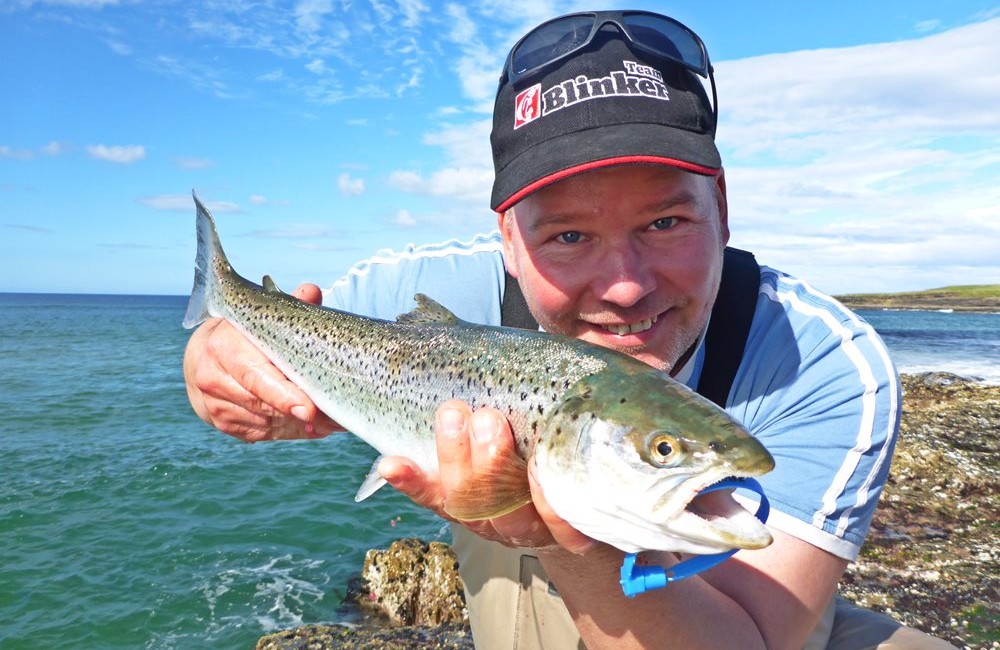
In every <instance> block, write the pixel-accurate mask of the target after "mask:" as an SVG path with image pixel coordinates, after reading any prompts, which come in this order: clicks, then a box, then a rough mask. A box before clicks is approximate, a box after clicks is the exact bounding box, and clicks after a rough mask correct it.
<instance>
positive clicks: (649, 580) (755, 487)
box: [621, 478, 771, 598]
mask: <svg viewBox="0 0 1000 650" xmlns="http://www.w3.org/2000/svg"><path fill="white" fill-rule="evenodd" d="M740 488H742V489H744V490H749V491H751V492H756V493H757V494H758V495H760V504H759V505H758V506H757V512H755V513H754V516H755V517H757V519H759V520H760V521H761V523H766V522H767V517H768V515H769V514H771V504H770V503H768V500H767V497H766V496H764V489H763V488H761V486H760V483H758V482H757V481H756V480H755V479H752V478H727V479H723V480H721V481H719V482H718V483H713V484H712V485H709V486H708V487H707V488H705V489H703V490H702V491H701V492H700V494H705V493H707V492H715V491H716V490H735V489H740ZM739 550H740V549H738V548H734V549H732V550H730V551H723V552H722V553H713V554H710V555H696V556H694V557H692V558H689V559H687V560H684V561H683V562H679V563H677V564H675V565H674V566H672V567H670V568H669V569H664V568H663V567H661V566H655V565H654V566H636V564H635V560H636V557H638V555H639V554H638V553H628V554H626V555H625V561H624V562H622V569H621V585H622V591H623V592H624V593H625V595H626V596H628V597H629V598H634V597H635V596H638V595H639V594H641V593H645V592H647V591H651V590H653V589H661V588H663V587H665V586H667V584H668V583H670V582H677V581H678V580H683V579H684V578H690V577H691V576H693V575H696V574H698V573H701V572H702V571H705V570H707V569H711V568H712V567H714V566H717V565H719V564H721V563H723V562H725V561H726V560H728V559H729V558H731V557H732V556H733V555H735V554H736V552H737V551H739Z"/></svg>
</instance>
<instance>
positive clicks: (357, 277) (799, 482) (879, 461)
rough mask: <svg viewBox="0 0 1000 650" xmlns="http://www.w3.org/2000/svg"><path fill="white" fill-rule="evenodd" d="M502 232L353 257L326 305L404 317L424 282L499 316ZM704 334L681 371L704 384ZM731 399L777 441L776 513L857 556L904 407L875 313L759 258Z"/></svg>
mask: <svg viewBox="0 0 1000 650" xmlns="http://www.w3.org/2000/svg"><path fill="white" fill-rule="evenodd" d="M503 287H504V267H503V257H502V247H501V242H500V237H499V234H498V233H493V234H489V235H480V236H477V237H476V238H474V239H473V240H471V241H468V242H459V241H455V240H453V241H449V242H445V243H443V244H436V245H430V246H409V247H407V248H406V249H405V250H403V251H398V252H394V251H389V250H383V251H379V252H378V253H376V254H375V256H373V257H372V258H371V259H368V260H365V261H363V262H361V263H359V264H357V265H356V266H354V267H353V268H352V269H351V270H350V271H349V272H348V274H347V275H346V276H344V277H343V278H341V279H340V280H338V281H337V282H335V283H334V284H333V286H332V287H330V289H329V290H327V291H326V292H325V294H324V304H326V305H328V306H331V307H334V308H337V309H342V310H345V311H350V312H354V313H357V314H363V315H366V316H372V317H376V318H384V319H390V320H391V319H395V318H396V316H398V315H399V314H401V313H405V312H408V311H410V310H411V309H413V308H414V307H415V305H416V303H415V302H414V299H413V296H414V294H416V293H424V294H426V295H428V296H430V297H431V298H433V299H434V300H436V301H438V302H439V303H441V304H442V305H444V306H445V307H447V308H448V309H450V310H451V311H452V312H454V313H455V314H456V315H457V316H458V317H459V318H462V319H464V320H467V321H470V322H475V323H483V324H488V325H499V324H500V304H501V301H502V298H503ZM704 352H705V351H704V344H703V346H702V347H701V348H699V350H698V353H697V354H696V355H695V356H694V357H693V359H692V360H691V361H690V362H689V363H688V365H687V367H686V368H684V369H682V371H681V372H680V373H679V374H678V379H680V380H681V381H683V382H685V383H686V384H687V385H688V386H692V387H694V386H697V384H698V379H699V378H700V375H701V366H702V364H703V362H704ZM726 410H727V411H728V412H729V413H730V414H731V415H732V416H734V417H735V418H736V419H738V420H740V421H741V422H743V424H744V425H745V426H746V427H747V429H749V430H750V431H751V432H752V433H753V434H754V435H756V436H757V437H758V438H759V439H760V440H761V442H763V443H764V445H765V446H766V447H767V448H768V450H769V451H770V452H771V454H772V455H773V456H774V458H775V469H774V471H772V472H770V473H769V474H766V475H765V476H763V477H760V478H759V480H760V483H761V485H762V486H763V488H764V492H765V494H767V496H768V499H769V501H770V502H771V517H770V519H769V520H768V524H769V525H770V526H773V527H774V528H776V529H778V530H781V531H782V532H785V533H787V534H789V535H792V536H794V537H797V538H799V539H802V540H804V541H806V542H808V543H810V544H812V545H814V546H816V547H818V548H822V549H824V550H826V551H829V552H830V553H833V554H834V555H837V556H839V557H841V558H844V559H847V560H854V559H855V558H856V557H857V555H858V552H859V551H860V549H861V544H862V543H863V542H864V538H865V535H866V534H867V532H868V527H869V524H870V523H871V518H872V514H873V513H874V511H875V505H876V503H877V502H878V498H879V495H880V494H881V492H882V487H883V485H884V484H885V480H886V477H887V476H888V473H889V462H890V460H891V457H892V450H893V447H894V445H895V441H896V433H897V431H898V428H899V415H900V388H899V381H898V376H897V373H896V369H895V367H894V366H893V364H892V361H891V360H890V359H889V355H888V352H887V351H886V348H885V346H884V345H883V343H882V341H881V339H880V338H879V336H878V335H877V334H876V333H875V331H874V330H873V329H872V327H871V326H870V325H868V323H866V322H865V321H864V320H862V319H861V318H859V317H858V316H857V315H856V314H854V313H853V312H851V311H850V310H848V309H847V308H846V307H844V306H843V305H841V304H840V303H839V302H837V301H836V300H834V299H833V298H831V297H829V296H826V295H823V294H822V293H820V292H819V291H816V290H815V289H813V288H812V287H810V286H809V285H808V284H806V283H805V282H802V281H801V280H798V279H796V278H793V277H791V276H789V275H786V274H784V273H781V272H779V271H776V270H774V269H771V268H768V267H766V266H762V267H761V282H760V290H759V293H758V296H757V306H756V310H755V312H754V318H753V323H752V325H751V327H750V333H749V337H748V340H747V345H746V350H745V352H744V355H743V359H742V362H741V363H740V368H739V370H738V372H737V374H736V377H735V379H734V381H733V386H732V389H731V390H730V393H729V399H728V400H727V403H726Z"/></svg>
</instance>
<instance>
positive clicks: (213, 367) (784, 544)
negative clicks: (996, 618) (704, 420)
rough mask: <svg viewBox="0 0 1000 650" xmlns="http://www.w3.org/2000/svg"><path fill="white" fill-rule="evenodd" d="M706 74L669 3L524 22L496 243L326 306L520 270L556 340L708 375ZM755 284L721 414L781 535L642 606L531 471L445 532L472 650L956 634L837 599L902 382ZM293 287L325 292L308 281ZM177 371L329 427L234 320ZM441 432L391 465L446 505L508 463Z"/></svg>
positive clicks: (865, 336) (213, 389)
mask: <svg viewBox="0 0 1000 650" xmlns="http://www.w3.org/2000/svg"><path fill="white" fill-rule="evenodd" d="M699 76H700V77H701V78H702V79H705V80H708V81H710V82H711V83H710V87H711V88H712V94H713V95H714V88H715V86H714V80H713V79H712V77H711V66H710V64H709V61H708V56H707V53H706V52H705V49H704V46H703V44H702V43H701V41H700V39H698V37H697V36H696V35H694V34H693V33H692V32H691V31H690V30H688V29H687V28H686V27H684V26H683V25H681V24H679V23H677V22H676V21H673V20H672V19H669V18H667V17H664V16H660V15H657V14H652V13H648V12H602V13H597V14H593V13H589V14H574V15H570V16H564V17H561V18H558V19H555V20H553V21H549V22H548V23H545V24H543V25H541V26H539V27H538V28H536V29H535V30H532V31H531V32H530V33H529V34H528V35H527V36H526V37H525V38H524V39H522V40H521V41H520V42H519V43H518V44H517V45H516V46H515V47H514V48H513V50H512V51H511V54H510V56H509V57H508V60H507V63H506V64H505V67H504V71H503V74H502V76H501V79H500V86H499V90H498V93H497V102H496V106H495V110H494V128H493V134H492V138H491V139H492V143H493V152H494V163H495V166H496V179H495V182H494V188H493V197H492V206H491V207H492V208H493V209H494V210H495V211H496V212H497V213H498V215H499V217H498V224H499V234H498V235H495V236H485V237H480V238H478V239H476V240H475V241H473V242H470V243H468V244H457V243H454V242H452V243H450V244H446V245H441V246H435V247H423V248H417V249H413V250H410V251H406V252H405V253H403V254H398V255H393V256H383V257H381V258H380V259H379V260H372V261H369V262H367V263H364V264H362V265H359V266H357V267H355V268H354V269H353V270H352V271H351V273H350V274H349V275H348V276H347V277H346V278H344V279H342V280H341V281H339V282H337V283H336V284H335V285H334V287H333V288H332V289H331V291H330V293H329V296H328V299H329V300H330V301H331V302H332V306H334V307H337V308H342V309H345V310H348V311H353V312H357V313H363V314H367V315H372V316H377V317H381V318H393V317H395V315H396V314H399V313H402V312H405V311H408V310H409V308H410V307H411V305H410V304H409V297H410V296H412V295H413V294H414V293H416V292H418V291H419V292H423V293H426V294H428V295H430V296H432V297H434V298H436V299H437V300H439V301H441V302H442V303H444V304H445V306H447V307H449V308H450V309H452V310H453V311H454V312H456V314H457V315H458V316H459V317H461V318H464V319H467V320H470V321H478V322H484V323H491V324H498V323H499V322H500V320H501V317H500V312H501V309H500V307H501V299H502V298H503V295H504V291H505V290H504V269H505V268H506V271H507V272H509V274H510V275H511V276H512V277H514V278H516V280H517V283H518V285H519V287H520V291H521V292H522V293H523V296H524V300H525V301H526V303H527V306H528V308H529V309H530V312H531V315H532V316H533V317H534V318H535V319H536V320H537V321H538V323H539V325H540V326H541V327H542V328H543V329H544V330H546V331H549V332H557V333H561V334H566V335H569V336H575V337H578V338H581V339H584V340H587V341H590V342H592V343H596V344H598V345H603V346H607V347H611V348H614V349H617V350H620V351H622V352H625V353H626V354H629V355H631V356H633V357H635V358H637V359H640V360H642V361H644V362H646V363H648V364H650V365H652V366H654V367H656V368H659V369H661V370H663V371H665V372H669V373H670V374H671V375H673V376H674V377H675V378H676V379H678V380H680V381H683V382H685V383H688V384H689V385H691V386H697V385H698V381H699V378H700V377H701V375H702V373H703V372H704V371H705V370H706V367H705V366H706V363H707V362H706V359H707V358H708V356H707V351H706V343H705V337H704V334H705V332H706V328H707V326H708V323H709V320H710V316H711V315H712V314H713V306H714V303H715V302H716V296H717V294H718V291H719V284H720V278H721V277H722V270H723V260H724V249H725V246H726V243H727V242H728V240H729V215H728V210H727V201H726V185H725V177H724V174H723V171H722V167H721V160H720V157H719V154H718V151H717V149H716V147H715V142H714V136H715V126H716V104H715V98H714V97H713V98H712V99H711V100H710V99H709V96H708V93H707V92H706V90H705V87H704V85H703V82H702V80H701V79H699ZM759 276H760V277H759V278H753V282H754V285H753V286H759V289H758V291H757V292H756V307H755V311H754V314H753V322H752V325H751V326H750V329H749V333H748V337H747V344H746V348H745V350H744V351H743V356H742V360H741V363H740V365H739V369H738V371H737V373H736V376H735V378H734V380H733V383H732V387H731V390H730V391H729V394H728V399H727V400H726V408H727V410H728V411H729V412H730V413H731V414H732V415H734V416H735V417H736V418H737V419H739V420H741V421H742V422H743V423H744V424H745V425H746V426H747V428H748V429H749V430H750V431H752V432H753V433H754V435H756V436H757V437H758V438H759V439H760V440H761V441H762V442H763V443H764V444H765V445H766V446H767V447H768V449H769V450H770V452H771V453H772V454H773V455H774V457H775V459H776V468H775V470H774V471H773V472H772V473H770V474H768V475H766V476H764V477H762V478H761V483H762V485H763V486H764V489H765V492H766V493H767V495H768V497H769V499H770V501H771V505H772V516H771V519H770V520H769V526H770V528H771V530H772V533H773V535H774V543H773V544H772V545H771V546H770V547H768V548H766V549H763V550H759V551H752V552H741V553H739V554H737V555H736V556H735V557H734V558H733V559H731V560H729V561H727V562H726V563H724V564H722V565H720V566H718V567H716V568H714V569H711V570H709V571H707V572H705V573H702V574H700V575H698V576H694V577H691V578H688V579H685V580H682V581H679V582H675V583H671V584H670V585H669V586H668V587H667V588H665V589H661V590H658V591H655V592H650V593H647V594H644V595H642V596H640V597H638V598H634V599H628V598H625V597H624V596H623V595H622V593H621V590H620V588H619V585H618V570H619V567H620V566H621V563H622V553H621V552H620V551H618V550H617V549H614V548H612V547H609V546H606V545H602V544H598V543H597V542H595V541H594V540H591V539H589V538H587V537H585V536H584V535H582V534H581V533H579V532H577V531H575V530H574V529H572V528H571V527H569V526H568V525H567V524H566V523H565V522H564V521H562V520H560V519H559V518H558V517H557V516H556V515H555V514H554V513H553V512H552V511H551V509H550V508H549V507H548V505H547V503H546V501H545V495H544V489H543V488H542V487H540V486H539V485H538V484H537V483H536V482H535V481H534V478H533V475H532V474H531V472H530V471H529V475H528V476H527V477H525V479H526V480H527V481H528V482H529V484H530V486H531V490H532V495H533V503H532V504H531V505H528V506H525V507H523V508H521V509H519V510H517V511H515V512H513V513H510V514H507V515H505V516H502V517H498V518H496V519H493V520H490V521H485V522H456V525H455V526H454V532H455V548H456V552H457V553H458V555H459V561H460V567H461V572H462V576H463V579H464V581H465V584H466V591H467V596H468V601H469V608H470V617H471V620H472V625H473V633H474V636H475V640H476V644H477V647H480V648H543V647H544V648H576V647H584V646H585V647H587V648H590V649H591V650H596V649H597V648H628V647H636V648H654V647H675V648H754V647H762V648H763V647H766V648H801V647H803V646H805V647H810V648H822V647H835V648H863V647H876V646H878V644H879V643H882V645H881V646H878V647H885V648H889V647H894V648H895V647H907V648H919V647H926V648H934V647H950V646H947V644H944V643H942V642H940V641H937V640H934V639H930V638H929V637H926V636H924V635H922V634H920V633H918V632H916V631H915V630H911V629H908V628H903V627H901V626H899V625H898V624H895V623H893V622H892V621H891V620H890V619H888V618H886V617H881V616H877V615H875V614H873V613H870V612H864V611H863V610H858V609H857V608H851V607H850V606H849V605H847V604H846V603H843V602H838V601H836V600H835V599H834V592H835V589H836V585H837V582H838V580H839V578H840V576H841V574H842V572H843V571H844V568H845V567H846V565H847V563H848V562H849V561H850V560H852V559H854V558H855V557H856V555H857V553H858V550H859V549H860V547H861V544H862V542H863V540H864V536H865V534H866V532H867V528H868V525H869V522H870V520H871V516H872V513H873V511H874V507H875V504H876V501H877V498H878V495H879V494H880V491H881V488H882V485H883V483H884V481H885V478H886V475H887V473H888V469H889V461H890V457H891V454H892V448H893V445H894V442H895V434H896V431H897V427H898V417H899V385H898V381H897V377H896V373H895V370H894V368H893V366H892V364H891V362H890V361H889V358H888V355H887V354H886V352H885V349H884V347H883V346H882V343H881V341H880V340H879V339H878V337H877V335H876V334H875V333H874V332H873V331H872V329H871V328H870V327H869V326H868V325H867V324H865V323H864V322H862V321H861V320H860V319H858V318H857V317H856V316H855V315H853V314H852V313H850V312H849V311H847V310H846V309H845V308H843V306H841V305H839V304H838V303H836V302H835V301H833V300H832V299H830V298H828V297H826V296H823V295H822V294H819V293H818V292H816V291H814V290H813V289H812V288H810V287H809V286H808V285H806V284H804V283H802V282H800V281H798V280H796V279H794V278H791V277H789V276H787V275H784V274H781V273H779V272H777V271H775V270H773V269H769V268H767V267H762V268H761V270H760V273H759ZM388 289H391V290H388ZM299 295H300V297H302V298H303V299H306V300H310V301H313V302H316V301H318V300H319V298H320V295H319V291H318V288H317V287H315V286H313V285H306V286H304V287H300V289H299ZM404 297H405V298H404ZM185 377H186V378H187V382H188V390H189V395H190V397H191V402H192V404H193V406H194V408H195V410H196V411H197V412H198V414H199V415H200V416H201V417H202V418H203V419H205V420H206V421H207V422H209V423H211V424H213V425H215V426H216V427H218V428H220V429H222V430H223V431H225V432H227V433H230V434H232V435H235V436H237V437H239V438H242V439H244V440H247V441H256V440H264V439H276V438H285V437H309V436H314V437H318V436H321V435H324V434H326V433H328V432H329V431H331V430H333V429H335V428H337V425H336V423H334V422H332V421H330V420H329V418H326V417H325V416H324V415H323V414H322V413H319V412H318V411H317V410H316V407H315V405H313V404H312V402H311V401H310V400H309V399H308V398H307V397H306V396H305V395H304V394H303V393H302V392H301V391H300V390H299V389H298V388H296V387H295V386H294V385H292V384H291V383H290V382H288V380H287V379H285V378H284V377H283V376H282V375H281V373H280V372H278V371H277V370H276V369H275V368H274V367H273V366H271V365H270V364H269V363H268V362H267V361H266V360H265V359H264V358H263V357H262V356H261V355H260V353H259V352H257V351H256V349H255V348H253V346H252V345H250V344H249V343H248V342H247V341H246V340H245V339H243V338H242V337H241V336H240V335H238V334H237V333H236V332H235V330H233V329H232V328H231V327H229V326H228V325H227V324H224V323H222V322H219V321H210V322H209V323H207V324H206V325H204V326H203V327H202V328H201V329H199V330H198V331H197V332H196V333H195V335H194V336H193V337H192V339H191V342H190V344H189V346H188V350H187V353H186V355H185ZM436 433H437V440H438V455H439V461H440V470H439V472H438V474H437V475H428V474H424V473H423V472H422V471H421V470H419V468H417V467H416V466H415V465H414V464H413V463H411V462H409V461H408V460H407V459H404V458H388V459H385V460H384V461H383V462H382V463H381V465H380V466H379V472H380V473H381V474H382V476H383V477H385V478H386V479H387V480H388V481H389V483H391V484H392V485H393V486H395V487H396V488H397V489H399V490H400V491H402V492H404V493H405V494H407V495H408V496H410V498H412V499H413V500H414V501H415V502H417V503H419V504H421V505H423V506H425V507H428V508H430V509H431V510H433V511H435V512H437V513H439V514H442V516H443V505H444V504H445V503H446V501H447V499H448V495H449V493H450V492H451V491H452V490H453V489H455V488H456V487H457V486H458V485H460V484H462V483H463V482H464V481H466V480H469V479H470V477H473V476H475V475H477V474H480V473H482V472H485V471H488V468H489V466H490V465H491V464H494V463H503V462H506V460H507V459H509V458H510V456H511V454H512V453H513V441H512V438H511V434H510V428H509V426H508V424H507V423H506V421H505V420H504V419H503V418H502V417H501V416H500V414H499V413H498V412H497V411H494V410H492V409H482V410H480V411H477V412H475V413H472V412H470V409H469V407H468V406H467V405H465V404H462V403H458V402H449V403H447V404H444V405H442V407H441V408H440V409H439V411H438V413H437V419H436ZM647 555H648V556H650V559H651V560H652V561H655V562H658V563H660V564H662V565H664V566H671V565H673V564H675V563H676V562H677V558H676V557H674V556H673V555H672V554H668V553H658V554H647Z"/></svg>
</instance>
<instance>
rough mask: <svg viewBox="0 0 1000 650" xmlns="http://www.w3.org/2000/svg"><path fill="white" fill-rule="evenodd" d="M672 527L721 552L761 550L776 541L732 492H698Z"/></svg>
mask: <svg viewBox="0 0 1000 650" xmlns="http://www.w3.org/2000/svg"><path fill="white" fill-rule="evenodd" d="M704 487H707V485H706V486H702V488H699V490H702V489H704ZM671 528H672V529H674V532H675V534H683V536H684V537H686V538H688V539H690V540H692V541H694V540H697V541H701V542H704V543H706V544H711V545H718V546H719V547H720V548H719V550H720V551H722V550H728V549H733V548H739V549H748V550H750V549H760V548H764V547H766V546H768V545H770V544H771V542H772V541H774V538H773V537H772V536H771V533H770V532H769V531H768V530H767V527H766V526H764V524H763V523H762V522H761V521H760V520H759V519H757V517H756V516H755V515H754V514H753V513H751V512H750V511H749V510H747V509H746V508H744V507H743V506H742V505H740V503H739V502H738V501H736V499H734V498H733V492H732V490H717V491H713V492H701V491H698V492H695V493H694V494H693V496H692V498H691V499H690V501H688V503H687V505H686V506H685V507H684V510H683V511H681V513H680V514H678V516H677V517H676V518H675V520H674V521H673V522H672V524H671Z"/></svg>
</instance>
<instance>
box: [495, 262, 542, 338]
mask: <svg viewBox="0 0 1000 650" xmlns="http://www.w3.org/2000/svg"><path fill="white" fill-rule="evenodd" d="M503 275H504V281H503V302H502V303H500V324H501V325H504V326H506V327H520V328H521V329H525V330H537V329H538V321H536V320H535V317H534V316H532V315H531V312H530V311H528V303H527V302H525V300H524V294H523V293H521V286H520V285H519V284H518V283H517V280H515V279H514V277H513V276H511V274H510V273H507V271H504V273H503Z"/></svg>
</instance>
